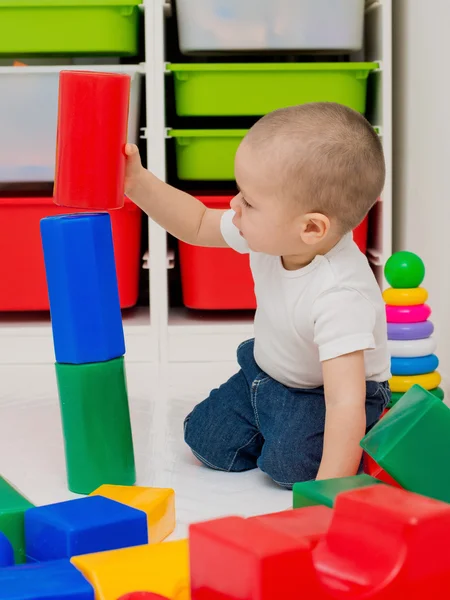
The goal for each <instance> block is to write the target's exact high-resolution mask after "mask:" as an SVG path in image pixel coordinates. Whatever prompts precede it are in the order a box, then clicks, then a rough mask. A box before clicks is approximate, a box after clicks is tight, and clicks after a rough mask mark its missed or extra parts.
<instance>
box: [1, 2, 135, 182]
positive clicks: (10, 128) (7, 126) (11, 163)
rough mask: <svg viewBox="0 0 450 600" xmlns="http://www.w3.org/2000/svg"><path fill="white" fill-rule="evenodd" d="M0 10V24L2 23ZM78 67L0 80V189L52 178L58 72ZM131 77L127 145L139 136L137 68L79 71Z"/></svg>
mask: <svg viewBox="0 0 450 600" xmlns="http://www.w3.org/2000/svg"><path fill="white" fill-rule="evenodd" d="M1 12H2V11H1V10H0V23H1ZM62 70H64V71H68V70H75V71H78V70H80V67H79V66H57V67H10V68H4V69H3V70H2V76H1V77H0V132H1V135H0V183H2V182H3V183H16V182H19V183H22V182H52V181H53V180H54V176H55V159H56V128H57V121H58V88H59V72H60V71H62ZM83 70H85V71H102V72H109V73H126V74H128V75H130V76H131V94H130V109H129V119H128V139H129V141H130V142H133V143H136V142H137V141H138V136H139V108H140V90H141V83H142V75H141V73H140V67H139V66H138V65H108V66H104V65H103V66H97V65H95V66H89V67H83Z"/></svg>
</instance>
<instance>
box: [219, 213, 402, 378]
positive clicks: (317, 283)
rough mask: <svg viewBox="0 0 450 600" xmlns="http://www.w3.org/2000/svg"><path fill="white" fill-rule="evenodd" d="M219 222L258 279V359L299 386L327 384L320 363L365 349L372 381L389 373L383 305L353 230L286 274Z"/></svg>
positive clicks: (226, 221)
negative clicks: (245, 254) (312, 258)
mask: <svg viewBox="0 0 450 600" xmlns="http://www.w3.org/2000/svg"><path fill="white" fill-rule="evenodd" d="M233 216H234V212H233V211H232V210H230V211H227V212H226V213H225V214H224V215H223V217H222V222H221V231H222V235H223V237H224V239H225V241H226V242H227V244H228V245H229V246H230V247H231V248H233V249H234V250H236V251H237V252H240V253H249V254H250V266H251V269H252V273H253V279H254V281H255V294H256V299H257V306H258V308H257V310H256V315H255V360H256V363H257V364H258V366H259V367H260V369H261V370H262V371H264V372H266V373H267V374H268V375H270V377H272V378H273V379H275V380H276V381H279V382H280V383H282V384H284V385H286V386H288V387H293V388H314V387H318V386H321V385H323V376H322V368H321V362H322V361H325V360H329V359H332V358H336V357H338V356H341V355H343V354H348V353H350V352H356V351H357V350H364V351H365V353H364V357H365V367H366V380H371V381H378V382H382V381H386V380H388V379H389V378H390V376H391V373H390V356H389V351H388V345H387V326H386V316H385V305H384V301H383V297H382V295H381V290H380V288H379V286H378V284H377V281H376V279H375V277H374V275H373V273H372V270H371V268H370V266H369V263H368V261H367V259H366V257H365V256H364V254H363V253H362V252H360V250H359V248H358V247H357V245H356V244H355V243H354V241H353V236H352V234H351V233H349V234H347V235H345V236H344V237H343V238H342V239H341V240H340V242H339V243H338V244H337V245H336V246H335V247H334V248H333V249H332V250H331V251H330V252H328V253H327V254H325V255H324V256H316V257H315V258H314V260H313V261H312V262H311V263H310V264H309V265H307V266H306V267H303V268H301V269H298V270H296V271H287V270H286V269H285V268H284V267H283V264H282V262H281V258H280V257H279V256H271V255H268V254H262V253H258V252H252V251H250V250H249V248H248V246H247V243H246V241H245V240H244V239H243V238H242V236H241V235H240V234H239V230H238V229H237V228H236V227H235V226H234V225H233V223H232V219H233Z"/></svg>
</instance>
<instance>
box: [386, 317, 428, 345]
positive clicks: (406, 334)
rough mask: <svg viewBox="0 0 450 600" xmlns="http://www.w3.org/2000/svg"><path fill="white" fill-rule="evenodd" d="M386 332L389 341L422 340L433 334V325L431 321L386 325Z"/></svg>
mask: <svg viewBox="0 0 450 600" xmlns="http://www.w3.org/2000/svg"><path fill="white" fill-rule="evenodd" d="M387 331H388V338H389V339H390V340H423V339H424V338H428V337H430V335H432V334H433V331H434V325H433V323H432V322H431V321H423V323H388V326H387Z"/></svg>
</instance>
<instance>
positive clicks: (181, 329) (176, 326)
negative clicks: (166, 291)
mask: <svg viewBox="0 0 450 600" xmlns="http://www.w3.org/2000/svg"><path fill="white" fill-rule="evenodd" d="M252 336H253V314H252V312H251V311H245V312H244V311H243V312H231V311H230V312H228V311H227V312H223V313H222V312H219V311H218V312H207V311H191V310H188V309H187V308H175V309H171V310H170V312H169V340H168V343H169V347H168V358H169V360H170V361H173V362H216V361H234V360H235V355H236V348H237V347H238V345H239V344H240V343H241V342H243V341H244V340H246V339H249V338H251V337H252Z"/></svg>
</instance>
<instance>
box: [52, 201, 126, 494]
mask: <svg viewBox="0 0 450 600" xmlns="http://www.w3.org/2000/svg"><path fill="white" fill-rule="evenodd" d="M41 235H42V244H43V249H44V258H45V267H46V274H47V284H48V291H49V299H50V310H51V318H52V328H53V339H54V345H55V354H56V361H57V362H56V375H57V380H58V391H59V398H60V405H61V415H62V422H63V430H64V439H65V450H66V462H67V474H68V482H69V489H70V490H71V491H72V492H76V493H80V494H89V493H90V492H92V491H93V490H95V489H96V488H97V487H99V486H100V485H102V484H103V483H110V484H118V485H132V484H133V483H134V482H135V468H134V455H133V441H132V436H131V426H130V414H129V408H128V396H127V387H126V379H125V366H124V359H123V355H124V353H125V342H124V335H123V328H122V315H121V311H120V303H119V292H118V287H117V278H116V270H115V261H114V248H113V239H112V231H111V220H110V216H109V214H108V213H95V214H76V215H67V216H60V217H49V218H46V219H43V220H42V221H41Z"/></svg>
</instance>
